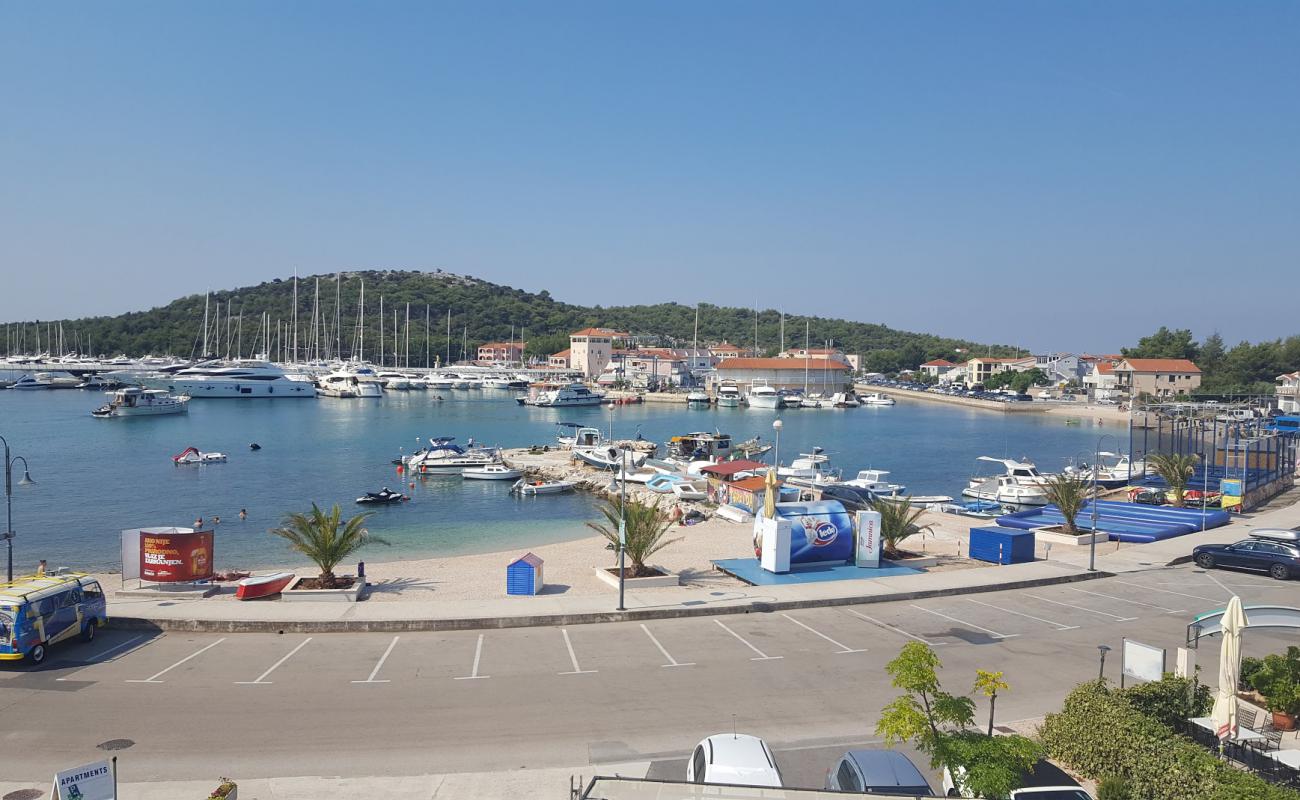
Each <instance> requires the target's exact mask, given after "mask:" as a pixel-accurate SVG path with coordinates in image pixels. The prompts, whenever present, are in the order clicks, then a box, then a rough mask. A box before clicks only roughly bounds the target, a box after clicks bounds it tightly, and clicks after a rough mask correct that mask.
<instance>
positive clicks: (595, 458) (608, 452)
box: [573, 447, 646, 470]
mask: <svg viewBox="0 0 1300 800" xmlns="http://www.w3.org/2000/svg"><path fill="white" fill-rule="evenodd" d="M573 457H574V458H576V459H578V460H579V461H581V462H582V463H584V464H586V465H588V466H591V467H595V468H596V469H610V470H619V469H622V468H623V465H624V464H626V465H627V466H629V467H636V466H638V465H640V463H641V462H642V461H645V458H646V457H645V454H644V453H633V452H629V451H627V450H620V449H619V448H617V447H595V448H582V447H575V448H573Z"/></svg>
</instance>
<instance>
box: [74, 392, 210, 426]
mask: <svg viewBox="0 0 1300 800" xmlns="http://www.w3.org/2000/svg"><path fill="white" fill-rule="evenodd" d="M189 404H190V398H188V397H186V396H185V395H180V396H179V397H178V396H176V395H172V394H169V393H168V392H166V391H164V390H162V389H141V388H139V387H137V386H129V387H127V388H125V389H119V390H117V391H116V392H114V393H113V399H112V400H110V401H109V402H108V403H106V404H104V405H102V406H100V407H99V408H97V409H95V410H94V411H92V412H90V415H91V416H92V417H99V418H101V419H106V418H108V417H148V416H156V415H159V414H184V413H185V412H186V411H188V410H189Z"/></svg>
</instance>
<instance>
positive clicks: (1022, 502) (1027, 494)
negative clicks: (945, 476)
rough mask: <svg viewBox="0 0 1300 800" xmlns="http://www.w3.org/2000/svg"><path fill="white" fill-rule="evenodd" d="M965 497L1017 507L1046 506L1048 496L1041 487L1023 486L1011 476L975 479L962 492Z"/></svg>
mask: <svg viewBox="0 0 1300 800" xmlns="http://www.w3.org/2000/svg"><path fill="white" fill-rule="evenodd" d="M961 493H962V496H963V497H970V498H973V499H975V500H988V501H991V502H994V503H1001V504H1004V505H1017V506H1045V505H1047V502H1048V501H1047V494H1046V492H1044V491H1043V488H1042V487H1041V486H1034V485H1028V486H1026V485H1022V484H1020V483H1019V482H1017V480H1016V479H1015V478H1013V477H1011V476H1009V475H995V476H993V477H991V478H983V479H980V478H975V479H972V480H971V483H970V486H967V487H966V488H965V489H962V491H961Z"/></svg>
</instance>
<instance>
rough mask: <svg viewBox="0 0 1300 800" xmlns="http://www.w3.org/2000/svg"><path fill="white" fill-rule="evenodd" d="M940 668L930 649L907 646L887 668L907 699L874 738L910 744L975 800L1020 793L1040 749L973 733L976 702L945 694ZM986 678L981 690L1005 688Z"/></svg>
mask: <svg viewBox="0 0 1300 800" xmlns="http://www.w3.org/2000/svg"><path fill="white" fill-rule="evenodd" d="M941 667H942V664H941V662H940V661H939V657H938V656H937V655H935V653H934V650H932V649H931V648H930V647H929V646H927V645H925V644H922V643H921V642H909V643H907V644H905V645H903V649H902V650H901V651H900V652H899V654H898V656H897V657H895V658H894V660H892V661H890V662H889V663H888V664H886V665H885V671H886V672H887V673H888V674H889V676H890V682H891V684H892V685H893V686H894V688H895V689H901V690H902V691H903V694H902V695H900V696H899V697H897V698H895V699H894V700H893V701H891V702H890V703H889V704H887V705H886V706H885V707H884V709H883V710H882V711H881V715H880V721H879V722H877V723H876V733H877V734H878V735H880V736H882V737H884V740H885V743H886V744H889V745H895V744H898V743H900V742H911V743H912V744H913V745H914V746H915V747H916V748H917V749H918V750H920V751H921V752H923V753H925V754H927V755H928V756H930V765H931V766H932V767H935V768H938V767H941V766H946V767H948V768H949V770H950V771H951V772H952V775H953V778H954V780H955V781H956V782H957V783H958V785H959V786H960V787H961V788H962V789H964V790H965V791H967V792H970V793H971V794H973V795H975V796H977V797H1005V796H1006V795H1008V794H1010V792H1011V791H1012V790H1014V789H1017V788H1019V787H1020V783H1021V780H1020V779H1021V775H1022V774H1023V773H1025V772H1028V771H1030V770H1032V769H1033V766H1034V764H1035V763H1037V762H1038V760H1039V759H1040V758H1041V757H1042V749H1041V748H1040V747H1039V746H1038V745H1037V744H1035V743H1034V742H1033V741H1031V740H1029V739H1026V738H1025V737H1023V736H985V735H983V734H982V733H980V732H978V731H976V730H973V727H972V726H973V725H974V721H975V702H974V701H973V700H971V698H969V697H967V696H965V695H955V694H950V693H949V692H946V691H944V689H943V685H942V684H941V683H940V681H939V669H940V668H941ZM986 674H987V675H988V676H990V677H989V678H984V677H983V676H981V678H980V679H978V680H977V683H976V685H977V688H980V687H987V688H989V689H992V687H993V686H996V685H999V684H1000V685H1001V686H1002V688H1006V687H1005V684H1001V677H1000V674H998V673H986ZM994 675H997V677H996V678H993V677H992V676H994ZM983 690H984V688H981V691H983ZM992 690H993V691H996V689H992Z"/></svg>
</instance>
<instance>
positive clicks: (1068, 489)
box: [1043, 472, 1088, 534]
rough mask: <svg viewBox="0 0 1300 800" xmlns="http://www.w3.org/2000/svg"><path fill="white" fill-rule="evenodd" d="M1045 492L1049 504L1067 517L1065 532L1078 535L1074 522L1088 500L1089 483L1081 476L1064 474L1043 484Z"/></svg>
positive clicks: (1053, 477)
mask: <svg viewBox="0 0 1300 800" xmlns="http://www.w3.org/2000/svg"><path fill="white" fill-rule="evenodd" d="M1043 492H1044V494H1046V495H1047V500H1048V502H1050V503H1052V505H1054V506H1056V507H1057V509H1059V510H1060V512H1061V516H1063V517H1065V532H1066V533H1071V534H1074V533H1078V532H1079V529H1078V527H1076V526H1075V522H1074V520H1075V518H1076V517H1078V516H1079V512H1080V511H1081V510H1082V509H1083V504H1084V502H1085V501H1086V500H1087V497H1088V483H1087V481H1085V480H1084V479H1083V478H1081V477H1079V476H1076V475H1069V474H1066V473H1064V472H1062V473H1060V474H1058V475H1053V476H1051V477H1050V478H1048V479H1047V481H1046V483H1044V484H1043Z"/></svg>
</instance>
